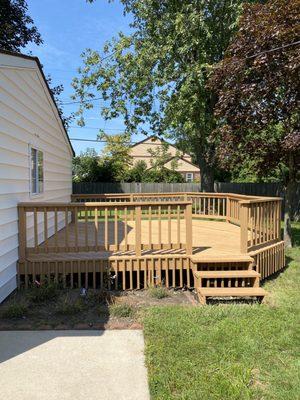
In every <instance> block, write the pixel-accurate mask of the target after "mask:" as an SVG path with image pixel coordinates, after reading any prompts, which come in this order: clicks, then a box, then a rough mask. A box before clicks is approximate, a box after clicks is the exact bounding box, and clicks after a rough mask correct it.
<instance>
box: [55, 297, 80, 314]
mask: <svg viewBox="0 0 300 400" xmlns="http://www.w3.org/2000/svg"><path fill="white" fill-rule="evenodd" d="M84 308H85V304H84V303H83V300H82V299H80V298H75V299H74V298H72V297H71V296H70V295H69V294H66V295H65V296H63V297H61V298H59V300H58V301H57V303H56V305H55V313H56V314H58V315H76V314H79V313H80V312H82V311H83V310H84Z"/></svg>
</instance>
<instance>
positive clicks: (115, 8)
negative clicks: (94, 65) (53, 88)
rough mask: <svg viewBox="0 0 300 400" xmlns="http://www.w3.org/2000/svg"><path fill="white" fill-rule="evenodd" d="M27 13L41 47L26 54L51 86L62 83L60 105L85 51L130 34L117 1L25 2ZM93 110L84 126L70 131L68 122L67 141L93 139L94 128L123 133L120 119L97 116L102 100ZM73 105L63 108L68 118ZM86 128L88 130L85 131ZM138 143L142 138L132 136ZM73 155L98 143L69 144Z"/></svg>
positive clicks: (68, 93)
mask: <svg viewBox="0 0 300 400" xmlns="http://www.w3.org/2000/svg"><path fill="white" fill-rule="evenodd" d="M28 8H29V10H28V12H29V15H30V16H31V17H32V18H33V20H34V22H35V25H36V26H37V28H38V30H39V32H40V33H41V35H42V38H43V40H44V44H42V45H40V46H36V45H34V44H30V45H29V46H28V47H27V48H26V49H25V52H28V51H31V52H32V54H33V55H35V56H37V57H39V59H40V61H41V63H42V64H43V66H44V72H45V74H46V75H47V74H48V73H49V74H50V75H51V76H52V79H53V84H55V85H58V84H61V83H62V84H63V85H64V92H63V93H62V94H61V99H62V101H63V102H70V101H72V100H71V99H70V96H71V94H72V93H73V89H72V87H71V81H72V78H73V77H74V76H75V75H76V70H77V68H78V67H79V66H80V65H81V58H80V54H81V53H82V51H83V50H84V49H85V48H88V47H89V48H92V49H95V50H101V49H102V48H103V45H104V43H105V42H106V41H107V40H109V39H110V38H111V37H113V36H114V35H116V34H117V33H118V32H119V31H123V32H125V33H126V32H127V33H128V32H129V22H130V19H129V18H130V17H128V16H127V17H124V16H123V7H122V5H121V4H120V2H119V1H118V0H115V1H114V2H112V3H109V2H108V1H107V0H97V1H96V2H95V3H93V4H89V3H86V1H85V0H60V1H59V0H42V1H41V0H28ZM94 103H95V107H94V109H93V110H90V111H88V112H86V114H85V117H86V127H85V128H79V127H78V128H73V127H74V126H76V122H72V123H71V126H72V127H71V128H70V129H69V136H70V138H85V139H95V138H96V136H97V133H98V130H97V128H104V129H105V131H106V132H107V133H109V134H114V133H115V134H116V133H118V132H120V131H122V130H123V128H124V125H123V121H122V119H117V120H114V121H106V122H105V121H104V120H103V118H102V117H101V115H100V109H99V107H101V104H102V105H103V102H102V103H101V100H99V101H96V102H94ZM76 109H77V108H76V105H74V104H72V105H65V106H64V111H65V114H66V115H68V114H70V113H71V112H73V111H76ZM87 127H88V128H87ZM132 139H133V140H140V139H143V137H135V138H132ZM72 144H73V147H74V150H75V152H76V154H78V153H79V152H80V151H83V150H85V149H86V148H87V147H94V148H95V149H96V150H98V151H99V150H100V149H101V147H102V146H103V145H102V144H100V143H99V144H98V143H88V142H77V141H72Z"/></svg>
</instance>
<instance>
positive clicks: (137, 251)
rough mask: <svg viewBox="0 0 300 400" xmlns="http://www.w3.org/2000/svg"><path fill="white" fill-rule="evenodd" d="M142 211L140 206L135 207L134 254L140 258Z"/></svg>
mask: <svg viewBox="0 0 300 400" xmlns="http://www.w3.org/2000/svg"><path fill="white" fill-rule="evenodd" d="M141 236H142V209H141V206H136V207H135V254H136V256H137V257H140V256H141V251H142V243H141Z"/></svg>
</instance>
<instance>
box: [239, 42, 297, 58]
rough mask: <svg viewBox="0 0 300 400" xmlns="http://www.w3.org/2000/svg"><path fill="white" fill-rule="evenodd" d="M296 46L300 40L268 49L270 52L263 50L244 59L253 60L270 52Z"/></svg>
mask: <svg viewBox="0 0 300 400" xmlns="http://www.w3.org/2000/svg"><path fill="white" fill-rule="evenodd" d="M297 44H300V40H298V41H297V42H292V43H287V44H284V45H282V46H279V47H274V48H273V49H270V50H264V51H262V52H261V53H256V54H253V55H252V56H248V57H246V59H249V58H255V57H258V56H260V55H262V54H265V53H271V52H272V51H277V50H281V49H285V48H286V47H291V46H296V45H297Z"/></svg>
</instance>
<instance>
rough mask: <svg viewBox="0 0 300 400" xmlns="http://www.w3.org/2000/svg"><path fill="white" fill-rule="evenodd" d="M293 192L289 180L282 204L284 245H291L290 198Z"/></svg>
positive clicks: (291, 183)
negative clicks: (283, 204)
mask: <svg viewBox="0 0 300 400" xmlns="http://www.w3.org/2000/svg"><path fill="white" fill-rule="evenodd" d="M293 192H294V182H293V181H291V180H289V182H288V183H287V186H286V191H285V206H284V242H285V246H286V247H292V245H293V242H292V227H291V220H292V198H293Z"/></svg>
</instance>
